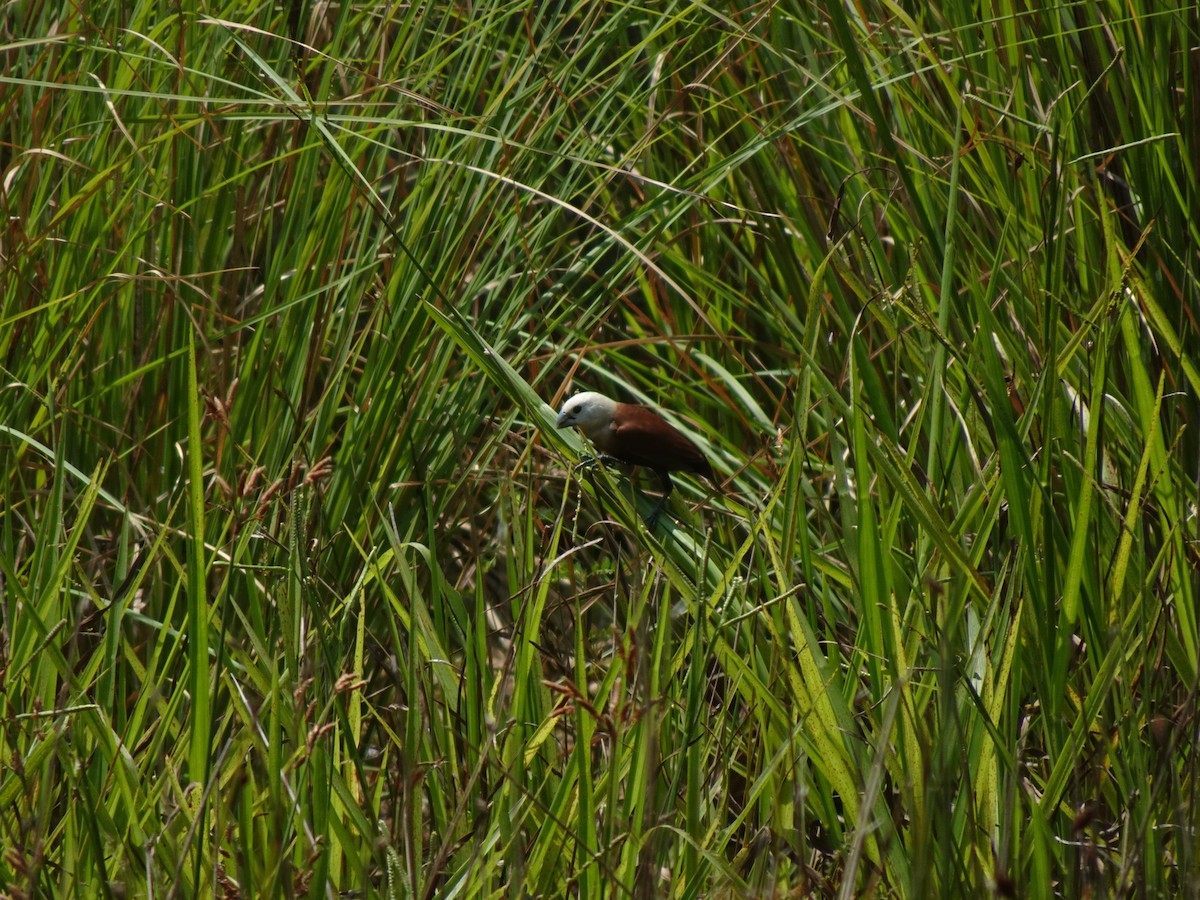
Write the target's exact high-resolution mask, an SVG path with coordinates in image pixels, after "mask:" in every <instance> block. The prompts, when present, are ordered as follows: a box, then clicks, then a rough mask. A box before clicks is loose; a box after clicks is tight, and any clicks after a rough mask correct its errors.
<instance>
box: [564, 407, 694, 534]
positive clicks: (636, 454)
mask: <svg viewBox="0 0 1200 900" xmlns="http://www.w3.org/2000/svg"><path fill="white" fill-rule="evenodd" d="M557 425H558V427H559V428H572V427H574V428H578V429H579V430H580V431H581V432H583V434H584V436H585V437H587V439H588V440H590V441H591V442H592V443H593V444H594V445H595V446H596V449H597V450H599V451H600V460H601V461H602V462H608V461H612V460H616V461H617V462H622V463H626V464H628V465H631V466H643V467H644V468H647V469H650V470H651V471H652V472H654V474H655V475H657V476H658V480H659V481H660V482H661V483H662V488H663V495H662V497H661V498H660V499H659V501H658V505H657V506H655V507H654V511H653V512H651V513H650V515H649V517H648V518H647V520H646V522H647V524H648V525H649V526H650V527H651V528H653V527H654V524H655V523H656V522H657V521H658V516H659V514H660V513H661V512H662V511H663V508H664V507H665V506H666V504H667V498H668V497H669V496H671V491H672V490H674V488H675V485H674V484H672V482H671V473H672V472H691V473H692V474H694V475H700V476H702V477H704V478H707V479H708V480H709V481H710V482H712V483H713V484H716V481H717V480H716V477H715V476H714V475H713V469H712V465H711V464H710V463H709V461H708V458H707V457H705V455H704V452H703V451H702V450H701V449H700V448H699V447H698V446H696V444H695V442H694V441H692V440H691V439H690V438H689V437H687V436H686V435H684V434H683V432H681V431H680V430H679V429H678V428H676V427H675V426H674V425H672V424H671V423H670V422H668V421H667V420H666V419H664V418H663V417H662V416H660V415H659V414H658V413H656V412H654V411H653V410H650V409H647V408H646V407H645V406H638V405H637V404H634V403H620V402H618V401H616V400H613V399H611V398H609V397H605V396H604V395H603V394H597V393H596V392H595V391H584V392H583V393H581V394H576V395H575V396H574V397H572V398H570V399H569V400H567V401H566V402H565V403H564V404H563V405H562V409H561V410H559V412H558V420H557ZM593 461H594V460H592V459H585V460H584V461H583V463H582V464H583V465H587V464H589V463H591V462H593Z"/></svg>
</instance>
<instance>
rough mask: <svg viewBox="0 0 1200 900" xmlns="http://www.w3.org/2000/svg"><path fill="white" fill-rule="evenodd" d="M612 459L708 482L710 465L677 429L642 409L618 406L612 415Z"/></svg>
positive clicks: (629, 404) (632, 406)
mask: <svg viewBox="0 0 1200 900" xmlns="http://www.w3.org/2000/svg"><path fill="white" fill-rule="evenodd" d="M612 432H613V450H612V454H613V456H615V457H617V458H618V459H621V460H623V461H625V462H627V463H631V464H632V465H635V466H645V467H646V468H647V469H653V470H654V471H656V472H674V471H677V470H682V471H684V472H694V473H695V474H697V475H702V476H704V477H705V478H707V479H708V480H709V481H715V480H716V479H714V478H713V470H712V466H711V465H710V464H709V462H708V460H707V459H706V458H705V456H704V453H703V452H702V451H701V450H700V448H699V447H697V446H696V445H695V444H694V443H693V442H692V441H691V440H690V439H689V438H688V437H687V436H686V435H684V434H683V433H682V432H681V431H680V430H679V429H678V428H676V427H675V426H674V425H672V424H671V423H670V422H668V421H667V420H666V419H664V418H663V417H662V416H660V415H658V414H657V413H655V412H651V411H650V410H648V409H646V407H644V406H635V405H633V404H632V403H620V404H618V405H617V410H616V413H615V414H614V415H613V425H612Z"/></svg>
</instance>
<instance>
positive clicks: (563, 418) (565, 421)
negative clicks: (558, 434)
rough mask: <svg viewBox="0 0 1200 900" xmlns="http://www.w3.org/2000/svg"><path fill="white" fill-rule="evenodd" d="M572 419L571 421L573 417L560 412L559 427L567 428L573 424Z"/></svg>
mask: <svg viewBox="0 0 1200 900" xmlns="http://www.w3.org/2000/svg"><path fill="white" fill-rule="evenodd" d="M570 419H571V417H570V416H568V415H567V414H566V413H565V412H560V413H559V414H558V427H559V428H566V427H567V426H568V425H570V424H571V421H570Z"/></svg>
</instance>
